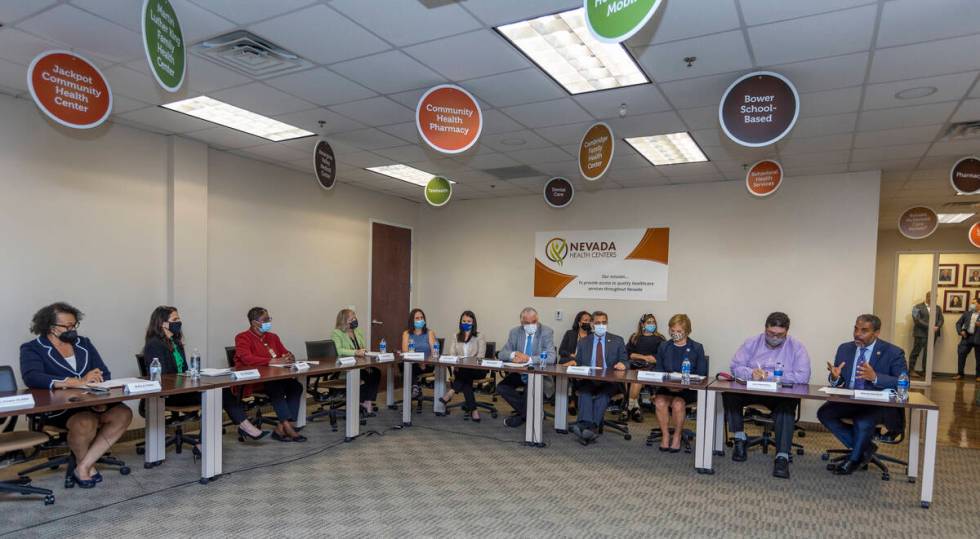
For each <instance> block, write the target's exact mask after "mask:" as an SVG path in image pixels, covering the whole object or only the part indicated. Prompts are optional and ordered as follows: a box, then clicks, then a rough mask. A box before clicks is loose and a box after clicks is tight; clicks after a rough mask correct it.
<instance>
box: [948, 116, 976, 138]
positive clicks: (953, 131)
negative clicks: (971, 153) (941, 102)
mask: <svg viewBox="0 0 980 539" xmlns="http://www.w3.org/2000/svg"><path fill="white" fill-rule="evenodd" d="M976 136H980V120H973V121H970V122H956V123H953V124H949V127H948V128H947V129H946V132H945V133H943V138H968V137H976Z"/></svg>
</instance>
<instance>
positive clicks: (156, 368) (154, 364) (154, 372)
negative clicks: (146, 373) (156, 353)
mask: <svg viewBox="0 0 980 539" xmlns="http://www.w3.org/2000/svg"><path fill="white" fill-rule="evenodd" d="M161 372H163V367H161V366H160V359H159V358H153V361H151V362H150V380H160V373H161Z"/></svg>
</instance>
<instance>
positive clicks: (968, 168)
mask: <svg viewBox="0 0 980 539" xmlns="http://www.w3.org/2000/svg"><path fill="white" fill-rule="evenodd" d="M949 183H951V184H953V189H956V192H957V193H963V194H964V195H973V194H976V193H977V192H978V191H980V159H977V158H976V157H973V156H970V157H964V158H962V159H960V160H959V161H957V162H956V163H955V164H954V165H953V168H951V169H950V171H949Z"/></svg>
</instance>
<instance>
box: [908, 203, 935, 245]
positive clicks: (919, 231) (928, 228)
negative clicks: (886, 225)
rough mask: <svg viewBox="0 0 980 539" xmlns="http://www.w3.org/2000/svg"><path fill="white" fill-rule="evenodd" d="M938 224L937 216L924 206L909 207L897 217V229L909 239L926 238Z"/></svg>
mask: <svg viewBox="0 0 980 539" xmlns="http://www.w3.org/2000/svg"><path fill="white" fill-rule="evenodd" d="M938 226H939V216H938V215H936V212H934V211H932V208H928V207H926V206H914V207H911V208H909V209H907V210H905V211H904V212H902V215H901V217H899V218H898V231H899V232H901V233H902V235H903V236H905V237H906V238H908V239H910V240H921V239H924V238H928V237H929V236H931V235H932V233H933V232H935V231H936V228H937V227H938Z"/></svg>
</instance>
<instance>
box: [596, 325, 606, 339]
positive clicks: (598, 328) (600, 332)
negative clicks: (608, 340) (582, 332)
mask: <svg viewBox="0 0 980 539" xmlns="http://www.w3.org/2000/svg"><path fill="white" fill-rule="evenodd" d="M593 331H595V334H596V335H598V336H600V337H602V336H603V335H605V334H606V325H605V324H596V325H595V326H594V327H593Z"/></svg>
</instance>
